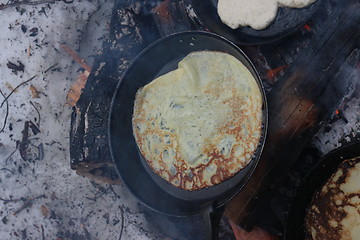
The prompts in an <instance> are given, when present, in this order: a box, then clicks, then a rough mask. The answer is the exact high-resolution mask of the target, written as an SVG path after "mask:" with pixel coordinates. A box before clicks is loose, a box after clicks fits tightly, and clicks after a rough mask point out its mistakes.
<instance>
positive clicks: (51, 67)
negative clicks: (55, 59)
mask: <svg viewBox="0 0 360 240" xmlns="http://www.w3.org/2000/svg"><path fill="white" fill-rule="evenodd" d="M57 65H58V64H57V63H55V64H54V65H52V66H50V67H49V68H48V69H46V70H45V71H44V73H47V72H48V71H50V70H51V69H53V68H54V67H56V66H57Z"/></svg>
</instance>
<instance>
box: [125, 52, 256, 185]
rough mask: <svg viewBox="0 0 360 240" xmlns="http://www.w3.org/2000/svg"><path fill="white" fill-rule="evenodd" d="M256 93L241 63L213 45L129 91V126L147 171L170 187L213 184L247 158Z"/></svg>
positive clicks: (253, 136) (253, 137)
mask: <svg viewBox="0 0 360 240" xmlns="http://www.w3.org/2000/svg"><path fill="white" fill-rule="evenodd" d="M262 104H263V102H262V95H261V91H260V88H259V86H258V84H257V82H256V80H255V79H254V77H253V76H252V74H251V73H250V72H249V70H248V69H247V68H246V67H245V66H244V65H243V64H242V63H241V62H240V61H239V60H238V59H236V58H235V57H233V56H231V55H229V54H226V53H221V52H211V51H201V52H193V53H190V54H189V55H187V56H186V57H185V58H183V59H182V60H181V61H180V62H179V64H178V68H177V69H176V70H174V71H171V72H169V73H167V74H165V75H162V76H160V77H158V78H157V79H155V80H153V81H152V82H151V83H149V84H148V85H146V86H145V87H143V88H142V89H140V90H139V91H138V92H137V95H136V100H135V106H134V114H133V119H132V121H133V133H134V136H135V140H136V142H137V145H138V147H139V150H140V152H141V154H142V156H143V157H144V158H145V160H146V161H147V163H148V164H149V165H150V167H151V168H152V169H153V171H154V172H155V173H156V174H158V175H159V176H161V177H162V178H164V179H165V180H167V181H168V182H170V183H171V184H173V185H174V186H176V187H179V188H182V189H186V190H190V191H193V190H199V189H202V188H206V187H210V186H213V185H216V184H218V183H221V182H222V181H224V180H226V179H228V178H230V177H232V176H233V175H235V174H236V173H237V172H239V171H240V170H241V169H243V168H244V167H245V166H246V165H247V164H248V163H249V162H250V161H251V159H252V157H253V153H254V151H255V150H256V148H257V146H258V144H259V139H260V135H261V132H262Z"/></svg>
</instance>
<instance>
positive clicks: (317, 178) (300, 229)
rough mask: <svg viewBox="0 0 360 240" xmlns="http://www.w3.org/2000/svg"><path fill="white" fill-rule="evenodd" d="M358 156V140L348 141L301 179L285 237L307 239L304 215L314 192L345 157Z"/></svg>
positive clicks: (359, 152) (297, 239) (359, 147)
mask: <svg viewBox="0 0 360 240" xmlns="http://www.w3.org/2000/svg"><path fill="white" fill-rule="evenodd" d="M358 156H360V141H357V142H352V143H349V144H347V145H345V146H343V147H341V148H338V149H335V150H333V151H332V152H330V153H329V154H327V155H326V156H324V157H323V158H322V159H321V160H320V161H319V162H318V163H317V164H316V166H315V167H314V168H313V169H312V170H311V171H310V173H309V174H308V175H307V176H306V178H305V179H304V181H302V183H301V185H300V187H299V188H298V189H297V192H296V195H295V197H294V200H293V203H292V204H291V206H290V210H289V213H288V218H287V222H286V226H285V239H287V240H304V239H307V231H306V227H305V217H306V214H307V211H308V208H309V206H310V203H311V200H312V198H313V195H314V194H315V192H316V191H317V190H319V189H321V187H322V186H323V185H324V184H325V183H326V181H327V180H328V179H329V178H330V177H331V175H332V174H333V173H334V172H335V171H336V170H337V168H338V166H339V164H340V163H342V162H343V161H344V160H346V159H351V158H354V157H358Z"/></svg>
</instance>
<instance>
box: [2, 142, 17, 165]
mask: <svg viewBox="0 0 360 240" xmlns="http://www.w3.org/2000/svg"><path fill="white" fill-rule="evenodd" d="M16 150H18V146H16V148H15V150H14V151H12V152H11V153H10V155H9V156H8V157H7V158H6V159H5V163H6V162H7V161H8V160H9V159H10V158H11V156H12V155H14V153H15V152H16Z"/></svg>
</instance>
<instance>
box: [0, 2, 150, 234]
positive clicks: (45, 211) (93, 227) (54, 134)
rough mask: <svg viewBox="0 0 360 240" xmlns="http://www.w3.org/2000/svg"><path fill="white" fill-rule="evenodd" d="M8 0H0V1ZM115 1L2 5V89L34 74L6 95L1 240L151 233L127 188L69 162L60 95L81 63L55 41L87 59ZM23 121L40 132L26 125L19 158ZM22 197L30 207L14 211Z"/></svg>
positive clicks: (0, 163)
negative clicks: (92, 177) (84, 173)
mask: <svg viewBox="0 0 360 240" xmlns="http://www.w3.org/2000/svg"><path fill="white" fill-rule="evenodd" d="M7 2H8V1H7V0H0V4H6V3H7ZM112 4H113V2H112V1H111V0H93V1H85V0H83V1H81V0H79V1H74V2H73V3H70V4H66V3H64V2H62V1H61V2H57V3H53V4H42V5H37V6H26V5H22V6H20V7H18V8H17V9H16V8H7V9H4V10H0V21H1V27H0V31H1V35H0V46H1V54H0V76H1V77H0V89H1V90H2V92H3V93H4V94H5V95H6V96H7V95H9V94H10V93H11V91H12V89H13V88H15V87H16V86H17V85H19V84H21V83H22V82H24V81H26V80H28V79H30V78H31V77H33V76H35V75H36V77H35V78H34V79H33V80H32V81H30V82H29V83H27V84H25V85H23V86H21V87H19V88H18V90H17V91H15V92H14V93H13V94H12V95H11V96H10V97H9V99H8V104H9V115H8V118H7V123H6V127H5V131H4V132H2V133H0V169H1V170H0V192H1V194H0V198H1V199H2V200H0V221H2V222H0V239H2V240H7V239H42V237H43V236H42V235H44V239H57V238H60V239H87V238H90V239H109V240H111V239H119V237H120V232H121V226H122V225H123V226H124V229H123V231H122V239H151V238H152V235H151V233H150V231H148V230H146V229H147V224H146V221H145V219H144V216H143V215H142V214H141V213H140V210H139V209H138V207H137V206H136V205H135V204H134V202H136V201H135V200H134V198H133V197H132V196H131V195H130V194H129V193H128V192H127V191H125V190H124V189H123V188H122V187H121V186H113V187H110V186H108V185H97V184H94V183H92V182H90V181H89V180H88V179H86V178H83V177H80V176H78V175H76V173H75V172H74V171H73V170H71V169H70V164H69V130H70V129H69V128H70V114H71V108H70V107H69V106H67V105H66V104H65V99H66V94H67V92H68V91H69V88H70V86H71V84H72V83H74V81H75V79H76V77H77V75H78V70H79V69H80V66H79V65H77V64H76V63H74V62H73V60H72V59H71V58H70V57H69V56H68V55H67V54H66V53H65V52H64V51H63V50H62V49H61V47H60V44H65V45H66V46H68V47H70V48H72V49H74V50H76V51H78V52H80V56H81V57H83V58H85V60H86V61H87V63H88V64H89V65H92V63H93V57H94V56H95V54H96V53H97V52H98V51H100V46H101V43H102V41H103V36H104V34H105V32H106V31H107V30H108V24H109V22H110V15H111V8H112ZM9 61H10V62H12V63H14V64H16V65H18V64H19V62H18V61H20V62H21V63H22V64H23V65H24V71H23V72H22V71H17V72H16V74H15V71H12V70H11V69H9V68H8V67H7V64H8V62H9ZM54 65H55V66H54ZM51 66H54V67H53V68H52V69H51V70H48V71H47V72H46V73H45V70H47V69H48V68H49V67H51ZM30 85H33V87H34V88H35V89H37V91H38V92H39V94H38V98H33V96H32V92H31V90H30ZM2 101H3V97H1V96H0V103H1V102H2ZM34 106H35V107H36V109H37V110H38V111H39V113H40V119H39V116H38V113H37V111H36V109H35V107H34ZM5 115H6V104H4V105H3V107H1V108H0V129H1V127H2V125H3V121H4V119H5ZM26 121H31V122H32V123H34V124H35V125H37V124H38V123H39V129H40V131H41V132H40V133H38V134H36V135H35V134H34V133H33V132H32V130H29V140H28V141H27V142H26V143H27V144H28V152H27V157H28V161H24V160H23V159H22V158H21V156H20V153H19V150H18V149H17V144H16V141H19V142H21V141H22V137H23V134H22V131H23V129H24V125H25V122H26ZM41 149H42V150H43V151H41ZM12 153H13V154H12ZM11 154H12V155H11ZM42 154H43V155H42ZM36 197H39V198H38V199H34V200H30V201H28V200H29V199H32V198H36ZM5 200H18V201H13V202H8V203H7V202H5ZM25 203H26V204H28V205H27V207H26V208H24V209H23V210H21V211H19V210H20V209H21V208H22V207H23V206H24V204H25ZM15 212H17V214H16V215H14V213H15Z"/></svg>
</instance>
